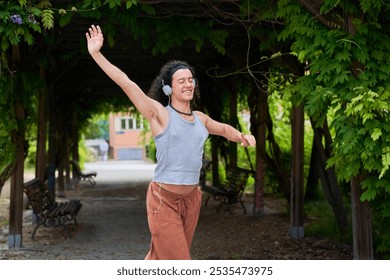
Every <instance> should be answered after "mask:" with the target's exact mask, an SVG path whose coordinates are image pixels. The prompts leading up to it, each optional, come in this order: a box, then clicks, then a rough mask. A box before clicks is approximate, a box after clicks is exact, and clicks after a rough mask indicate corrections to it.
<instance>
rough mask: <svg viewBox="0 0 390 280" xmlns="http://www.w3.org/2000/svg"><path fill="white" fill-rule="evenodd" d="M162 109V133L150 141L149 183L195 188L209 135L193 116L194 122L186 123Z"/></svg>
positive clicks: (170, 109)
mask: <svg viewBox="0 0 390 280" xmlns="http://www.w3.org/2000/svg"><path fill="white" fill-rule="evenodd" d="M165 108H166V109H167V110H168V111H169V121H168V125H167V127H166V128H165V130H164V131H163V132H162V133H161V134H159V135H157V136H156V137H154V141H155V143H156V150H157V154H156V157H157V166H156V168H155V170H154V178H153V180H154V181H155V182H160V183H165V184H174V185H196V184H198V183H199V175H200V169H201V167H202V158H203V148H204V144H205V142H206V139H207V137H208V135H209V133H208V131H207V129H206V127H205V126H204V124H203V123H202V121H201V120H200V119H199V118H198V116H197V115H196V114H194V121H188V120H185V119H183V118H182V117H180V115H179V114H178V113H177V112H175V111H174V110H173V109H172V108H171V107H170V106H169V105H168V106H166V107H165Z"/></svg>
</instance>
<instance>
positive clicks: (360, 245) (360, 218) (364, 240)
mask: <svg viewBox="0 0 390 280" xmlns="http://www.w3.org/2000/svg"><path fill="white" fill-rule="evenodd" d="M361 182H362V178H361V177H360V176H357V177H354V178H353V179H352V180H351V206H352V228H353V258H354V259H356V260H372V259H373V258H374V254H373V244H372V226H371V211H370V204H369V202H368V201H361V200H360V198H361V196H362V193H363V191H362V188H361V185H360V184H361Z"/></svg>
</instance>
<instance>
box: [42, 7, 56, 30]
mask: <svg viewBox="0 0 390 280" xmlns="http://www.w3.org/2000/svg"><path fill="white" fill-rule="evenodd" d="M53 14H54V12H53V11H52V10H50V9H45V10H43V12H42V24H43V27H44V28H45V29H48V30H49V29H52V28H53V27H54V15H53Z"/></svg>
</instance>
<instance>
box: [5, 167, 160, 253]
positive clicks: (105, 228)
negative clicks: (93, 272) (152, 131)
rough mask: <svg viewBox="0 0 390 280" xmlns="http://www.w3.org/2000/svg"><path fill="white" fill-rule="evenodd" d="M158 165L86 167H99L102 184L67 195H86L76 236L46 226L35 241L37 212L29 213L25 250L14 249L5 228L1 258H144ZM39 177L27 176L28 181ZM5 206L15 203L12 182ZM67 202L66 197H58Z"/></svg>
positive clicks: (81, 187) (25, 215)
mask: <svg viewBox="0 0 390 280" xmlns="http://www.w3.org/2000/svg"><path fill="white" fill-rule="evenodd" d="M154 168H155V164H153V163H150V162H149V161H98V162H90V163H86V164H85V165H84V170H83V171H85V172H87V171H96V172H97V174H98V175H97V177H96V187H95V188H91V186H90V185H89V184H88V183H83V184H81V185H80V186H78V187H77V188H75V189H72V190H68V191H65V193H66V198H65V199H74V198H76V199H80V200H81V201H82V203H83V208H82V209H81V211H80V213H79V215H78V222H79V226H77V227H72V228H71V231H72V233H73V234H72V235H73V236H72V239H71V240H68V239H67V238H65V236H66V235H65V236H64V234H65V233H64V231H63V230H62V229H61V228H58V229H53V228H43V227H40V228H39V229H38V231H37V234H36V240H35V241H32V240H31V239H30V234H31V232H32V228H33V226H32V225H31V217H32V213H31V210H27V211H25V213H24V225H23V248H22V250H19V251H14V252H12V251H8V246H7V245H8V244H7V234H8V229H7V228H5V227H3V228H1V227H0V259H2V258H5V259H92V260H93V259H143V258H144V256H145V255H146V253H147V250H148V247H149V242H150V234H149V231H148V225H147V219H146V211H145V194H146V188H147V185H148V183H149V182H150V180H152V178H153V171H154ZM31 177H33V175H31V174H30V175H28V174H27V175H26V176H25V181H28V180H30V179H31ZM0 200H1V201H2V202H3V204H2V205H0V206H4V207H5V206H6V204H7V203H9V182H7V184H6V185H5V186H4V188H3V192H2V194H1V197H0ZM58 200H61V199H58Z"/></svg>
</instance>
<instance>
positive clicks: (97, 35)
mask: <svg viewBox="0 0 390 280" xmlns="http://www.w3.org/2000/svg"><path fill="white" fill-rule="evenodd" d="M85 36H86V37H87V43H88V52H89V53H90V55H91V56H92V58H93V59H94V60H95V62H96V63H97V64H98V65H99V67H100V68H101V69H102V70H103V71H104V72H105V73H106V74H107V76H108V77H110V78H111V79H112V80H113V81H114V82H115V83H116V84H117V85H118V86H120V87H121V88H122V90H123V91H124V92H125V93H126V95H127V96H128V97H129V98H130V100H131V102H133V104H134V106H135V107H136V108H137V110H138V111H139V112H140V113H141V114H142V115H143V116H144V117H145V118H146V119H147V120H148V121H149V122H150V121H152V120H153V119H154V118H157V116H158V113H159V111H161V109H162V108H163V106H162V105H161V104H160V103H158V102H157V101H155V100H153V99H151V98H149V97H148V96H147V95H145V93H144V92H143V91H142V90H141V89H140V88H139V86H138V85H137V84H136V83H134V82H133V81H131V80H130V79H129V77H128V76H127V75H126V74H125V73H124V72H123V71H122V70H120V69H119V68H118V67H116V66H114V65H113V64H111V62H109V61H108V60H107V59H106V58H105V57H104V56H103V54H102V53H101V52H100V49H101V47H102V46H103V41H104V37H103V33H102V30H101V28H100V26H94V25H92V26H91V27H90V28H89V30H88V32H87V33H86V34H85Z"/></svg>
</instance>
